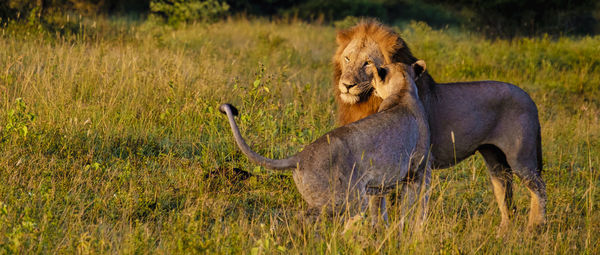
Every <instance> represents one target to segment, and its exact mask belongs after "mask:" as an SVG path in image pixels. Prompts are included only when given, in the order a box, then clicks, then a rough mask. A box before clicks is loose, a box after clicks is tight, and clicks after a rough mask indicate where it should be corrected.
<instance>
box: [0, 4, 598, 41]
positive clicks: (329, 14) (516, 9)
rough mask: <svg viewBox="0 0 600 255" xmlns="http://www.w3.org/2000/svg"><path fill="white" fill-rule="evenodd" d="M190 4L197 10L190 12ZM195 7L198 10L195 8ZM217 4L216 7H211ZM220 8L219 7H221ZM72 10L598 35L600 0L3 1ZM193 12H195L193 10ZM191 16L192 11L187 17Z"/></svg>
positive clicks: (24, 9)
mask: <svg viewBox="0 0 600 255" xmlns="http://www.w3.org/2000/svg"><path fill="white" fill-rule="evenodd" d="M186 8H188V9H192V11H191V12H190V11H189V10H187V9H186ZM194 8H195V9H194ZM211 8H215V10H213V9H211ZM217 9H218V10H217ZM64 11H72V12H78V13H81V14H83V15H87V14H97V13H104V14H123V13H136V14H141V15H142V16H145V15H148V14H151V13H154V14H158V15H159V16H161V17H163V18H165V19H170V18H172V17H171V16H177V17H173V18H174V19H173V20H175V21H188V20H190V19H200V20H208V19H204V18H203V15H212V17H210V18H211V19H210V20H212V19H214V18H215V17H214V16H226V15H232V14H233V15H236V14H244V15H247V16H262V17H275V18H282V17H283V18H286V17H287V18H299V19H304V20H322V21H325V22H332V21H336V20H341V19H344V18H345V17H347V16H355V17H361V16H369V17H377V18H379V19H380V20H382V21H384V22H387V23H397V22H403V21H408V20H421V21H425V22H427V23H428V24H430V25H431V26H434V27H442V26H445V25H448V24H449V25H458V26H463V27H466V28H469V29H473V30H476V31H479V32H483V33H485V34H488V35H491V36H501V37H512V36H516V35H539V34H541V33H550V34H557V35H560V34H596V33H598V32H600V25H599V22H598V21H599V20H600V1H597V0H454V1H451V2H450V1H443V0H422V1H418V0H331V1H322V0H2V1H0V18H2V19H3V20H7V19H19V18H22V17H25V16H31V15H32V14H33V15H37V16H39V17H43V16H44V15H46V14H47V13H56V12H64ZM190 13H191V14H190ZM185 15H188V16H185Z"/></svg>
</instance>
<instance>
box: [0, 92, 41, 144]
mask: <svg viewBox="0 0 600 255" xmlns="http://www.w3.org/2000/svg"><path fill="white" fill-rule="evenodd" d="M34 120H35V115H34V114H33V113H31V112H29V111H28V109H27V104H25V101H23V99H22V98H17V99H16V100H15V103H14V106H13V108H12V109H11V110H9V111H8V114H7V116H6V124H5V125H4V128H3V130H1V131H0V137H1V139H0V142H4V141H5V140H7V139H9V138H10V137H12V136H16V138H17V139H23V140H26V139H27V136H28V134H29V129H30V126H31V124H32V123H33V121H34Z"/></svg>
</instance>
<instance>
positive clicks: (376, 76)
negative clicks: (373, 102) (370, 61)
mask: <svg viewBox="0 0 600 255" xmlns="http://www.w3.org/2000/svg"><path fill="white" fill-rule="evenodd" d="M368 68H369V73H372V74H373V82H372V85H373V87H374V88H375V95H376V96H379V97H381V98H382V99H386V98H387V97H389V96H391V95H394V94H400V92H401V91H403V90H406V91H414V92H416V91H417V87H416V85H415V78H416V77H417V73H416V72H423V70H425V61H423V60H418V61H417V62H415V63H414V64H413V65H407V64H403V63H392V64H387V65H384V66H381V67H376V65H369V66H368Z"/></svg>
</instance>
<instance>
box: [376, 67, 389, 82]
mask: <svg viewBox="0 0 600 255" xmlns="http://www.w3.org/2000/svg"><path fill="white" fill-rule="evenodd" d="M387 73H388V70H387V69H385V68H384V67H377V73H376V74H373V76H375V77H377V79H379V82H381V83H383V81H385V77H386V76H387Z"/></svg>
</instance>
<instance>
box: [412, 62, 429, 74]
mask: <svg viewBox="0 0 600 255" xmlns="http://www.w3.org/2000/svg"><path fill="white" fill-rule="evenodd" d="M426 67H427V66H426V65H425V61H423V60H420V59H419V60H417V62H415V63H413V64H412V68H413V71H414V72H415V77H419V76H421V74H423V72H425V69H426Z"/></svg>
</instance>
